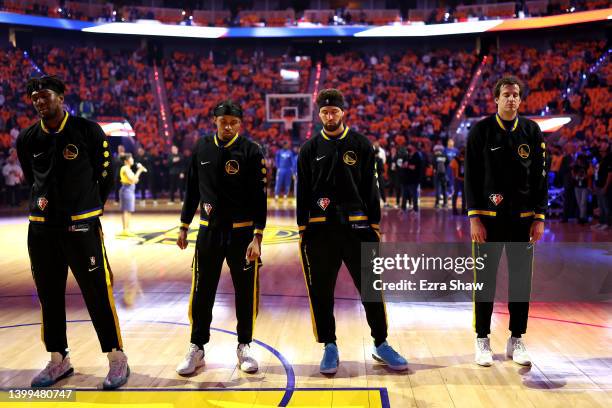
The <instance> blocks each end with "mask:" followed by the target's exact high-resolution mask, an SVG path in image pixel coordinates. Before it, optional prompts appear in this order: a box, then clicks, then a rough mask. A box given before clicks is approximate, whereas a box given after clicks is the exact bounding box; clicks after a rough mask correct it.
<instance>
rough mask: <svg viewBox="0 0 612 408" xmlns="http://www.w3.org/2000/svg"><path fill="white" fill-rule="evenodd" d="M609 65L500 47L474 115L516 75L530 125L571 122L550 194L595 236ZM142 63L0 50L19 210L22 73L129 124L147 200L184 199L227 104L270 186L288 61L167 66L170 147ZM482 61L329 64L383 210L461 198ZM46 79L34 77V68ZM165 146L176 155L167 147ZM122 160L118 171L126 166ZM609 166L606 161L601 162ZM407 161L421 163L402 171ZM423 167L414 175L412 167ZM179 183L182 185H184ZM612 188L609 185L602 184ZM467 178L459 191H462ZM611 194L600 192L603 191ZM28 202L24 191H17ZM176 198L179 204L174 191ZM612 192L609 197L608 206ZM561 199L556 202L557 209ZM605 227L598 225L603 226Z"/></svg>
mask: <svg viewBox="0 0 612 408" xmlns="http://www.w3.org/2000/svg"><path fill="white" fill-rule="evenodd" d="M605 55H609V53H608V50H607V49H606V44H605V43H603V42H595V41H590V42H583V43H578V44H575V43H571V44H570V43H569V42H556V43H554V44H552V45H551V46H550V47H549V49H548V50H546V51H539V50H536V49H534V48H529V47H524V46H510V47H507V48H503V49H502V50H501V51H500V52H499V53H498V54H497V55H493V56H492V58H489V61H490V63H489V65H488V66H487V67H485V70H484V73H483V76H482V80H481V82H480V83H479V84H478V86H477V91H476V93H475V97H474V99H473V100H472V103H471V105H470V106H469V107H468V109H467V110H466V113H467V115H468V116H481V115H485V114H490V113H492V112H494V111H495V104H494V102H493V100H492V98H491V96H490V95H491V89H492V88H493V84H494V82H495V81H496V79H497V78H499V77H500V76H501V75H503V74H515V75H517V76H519V78H521V79H522V80H523V81H524V82H525V85H526V89H525V96H524V102H523V105H522V107H521V114H534V115H539V114H540V113H541V112H542V111H545V113H548V114H567V115H571V116H572V117H573V122H572V124H571V126H566V127H564V128H563V129H561V130H560V131H558V132H555V133H554V134H553V135H551V136H547V142H548V146H549V153H550V154H549V157H550V174H551V179H550V181H551V186H553V188H556V189H558V190H560V191H561V193H559V194H557V195H556V196H555V197H557V198H559V197H560V198H562V200H560V202H561V206H562V208H561V210H560V217H561V219H562V220H567V219H571V218H576V219H578V220H579V222H582V223H586V222H587V221H588V219H589V218H594V219H598V220H599V221H600V223H599V224H597V228H598V229H604V228H607V227H604V225H609V218H607V217H608V215H607V214H609V211H608V210H607V208H608V206H609V204H610V203H611V202H612V200H609V199H608V196H609V194H610V192H612V186H610V187H609V188H608V189H607V191H608V192H607V193H605V194H604V193H603V188H604V186H605V183H606V181H605V180H607V174H608V173H607V170H606V169H607V168H608V167H609V162H610V160H611V159H610V158H609V157H610V155H609V150H610V148H609V135H610V134H612V119H611V118H610V113H609V112H610V110H611V109H610V108H611V107H612V106H611V104H612V102H611V98H610V95H609V84H610V80H611V74H612V72H611V69H610V64H609V63H602V64H599V65H598V67H597V69H596V70H594V69H593V67H594V66H595V63H596V62H597V61H598V60H601V59H602V56H605ZM145 60H146V59H145V58H144V54H143V53H142V52H141V51H136V52H111V51H108V50H105V49H101V48H94V47H71V48H50V49H48V48H47V49H43V48H42V47H34V48H33V49H32V51H31V52H30V53H29V54H25V53H23V52H22V51H20V50H16V49H5V50H2V52H0V107H2V110H1V111H0V152H1V153H2V154H0V168H1V169H2V171H3V173H2V176H3V177H2V178H3V183H2V184H3V185H2V186H0V187H2V188H1V190H2V192H3V194H2V197H3V198H2V200H3V201H4V202H5V203H9V204H15V203H16V202H18V201H19V198H20V197H21V198H24V197H25V194H26V192H25V191H22V190H23V187H21V188H20V187H19V186H20V185H23V176H22V173H20V170H19V169H18V163H16V162H15V161H14V160H13V159H12V158H13V156H14V151H12V150H10V149H11V148H12V147H13V146H14V142H15V139H16V137H17V135H18V133H19V131H20V130H21V129H23V128H25V127H27V126H28V125H30V124H31V123H33V122H34V121H35V120H36V115H35V113H34V111H33V109H32V108H31V104H30V101H29V99H28V98H27V97H26V96H25V95H24V93H23V83H24V82H25V79H26V77H27V76H30V75H39V72H44V73H45V74H49V75H58V76H60V77H61V78H63V79H64V80H65V81H66V83H67V85H68V90H67V93H66V105H67V108H68V109H69V110H70V111H71V112H73V113H75V114H79V115H81V116H86V117H90V118H93V119H96V120H99V118H100V117H104V116H120V117H125V118H127V119H128V121H129V122H130V123H132V125H133V126H134V129H135V131H136V141H137V144H136V148H135V149H134V150H135V151H134V152H133V153H134V154H135V159H136V161H137V162H140V163H142V164H144V165H145V167H147V168H148V169H149V173H148V174H147V175H146V176H143V177H142V182H141V183H140V185H139V191H140V194H139V197H143V198H144V197H145V196H146V197H149V198H153V199H155V200H156V199H161V197H162V195H163V196H165V193H166V192H168V193H170V194H169V196H170V198H174V197H173V196H175V195H176V196H177V197H178V198H179V199H180V198H181V197H180V186H181V184H182V182H183V181H184V175H185V167H186V164H187V163H188V161H189V157H190V151H191V148H192V147H193V144H194V143H195V141H196V140H197V139H198V138H200V137H202V136H203V135H207V134H211V133H213V132H214V127H213V126H214V125H213V123H212V121H211V119H210V112H211V109H212V107H213V106H214V105H215V104H216V103H217V102H219V100H221V99H224V98H226V97H231V98H232V99H234V100H236V101H237V102H239V103H240V104H241V105H242V107H243V109H244V126H243V134H244V135H246V136H248V137H250V138H252V139H254V140H256V141H257V142H258V143H260V144H261V145H262V146H263V147H264V149H265V150H266V152H267V157H268V163H269V168H270V172H269V174H270V176H271V177H270V178H271V183H270V185H271V187H272V186H274V181H273V180H274V177H275V175H274V173H275V172H274V170H275V163H274V158H275V156H276V153H277V152H278V150H279V149H280V146H281V145H283V144H284V142H285V141H288V140H289V139H290V135H289V132H287V131H285V129H283V127H282V125H281V124H278V123H268V122H266V111H265V95H266V94H267V93H278V91H279V89H278V86H279V83H280V82H281V78H280V73H279V71H280V67H281V66H283V64H285V63H287V59H286V57H274V56H270V55H264V53H262V52H259V51H258V52H246V51H242V50H232V51H229V52H227V53H225V54H224V55H209V54H208V53H207V54H197V53H185V52H178V51H177V52H174V53H173V54H171V55H169V56H168V58H165V59H164V60H163V61H162V64H161V72H162V74H163V77H164V80H165V91H166V95H167V100H168V103H169V108H170V119H171V123H172V126H173V129H172V131H173V132H172V133H173V134H174V139H173V140H166V139H165V138H164V136H162V134H161V131H160V126H159V116H160V115H159V111H158V103H157V101H156V99H155V97H154V94H153V92H152V90H151V85H150V83H151V68H150V67H149V66H148V65H147V64H146V62H145ZM477 62H478V58H477V57H476V56H475V55H474V54H472V53H469V52H460V51H450V50H446V49H437V50H435V51H430V52H414V51H405V52H401V53H398V52H395V53H387V54H385V53H381V54H375V53H363V52H345V53H342V54H335V55H331V54H330V55H327V56H326V57H325V61H324V64H323V66H324V69H323V73H322V82H321V84H320V86H319V88H320V89H322V88H327V87H335V88H338V89H340V90H341V91H343V93H344V94H345V96H346V100H347V104H348V108H347V111H346V121H347V123H348V124H349V126H351V127H352V128H355V129H356V130H358V131H360V132H362V133H364V134H365V135H367V136H368V137H370V139H371V140H372V141H373V142H374V145H375V148H376V149H377V155H378V157H379V161H380V163H379V168H380V171H381V174H380V180H382V183H381V185H382V186H383V190H382V191H381V192H382V193H383V196H384V199H385V202H387V203H389V204H390V203H393V200H387V196H390V197H393V196H395V197H396V200H397V201H396V205H399V206H400V207H403V208H407V207H408V204H409V203H412V204H411V205H412V207H411V208H412V209H413V210H418V194H419V191H420V186H422V187H424V188H425V187H434V191H435V196H436V204H437V205H438V206H439V207H441V208H442V207H445V206H446V205H447V201H448V199H449V197H451V196H452V197H453V198H455V200H453V201H455V203H454V205H453V208H454V210H455V212H456V213H459V212H460V211H461V210H462V209H461V207H460V205H459V204H458V203H457V202H456V200H457V196H458V195H461V194H460V193H459V191H460V190H461V183H460V181H461V169H462V167H463V166H462V162H461V161H462V153H461V146H457V147H455V146H453V142H452V139H451V138H449V136H450V135H449V134H448V133H447V132H448V127H449V124H450V121H451V117H452V115H453V113H454V112H455V111H456V109H457V105H458V104H459V102H460V100H461V98H462V97H463V96H464V90H465V89H466V88H467V86H468V84H469V82H470V80H471V78H472V73H473V72H474V68H475V65H476V64H477ZM297 64H298V69H299V72H300V83H299V87H298V91H299V92H302V93H308V92H311V91H312V89H311V88H310V86H311V84H310V72H311V69H312V67H311V61H310V60H309V59H301V60H300V61H299V62H298V63H297ZM36 67H38V69H39V70H40V71H37V68H36ZM170 143H172V144H173V145H174V147H173V148H172V149H170V148H169V147H170ZM119 155H120V152H118V153H117V154H116V155H115V162H116V163H119ZM606 157H608V158H607V159H606ZM405 163H411V166H412V165H414V169H411V171H407V170H405ZM415 169H416V170H415ZM181 175H182V176H181ZM602 180H603V181H602ZM458 181H459V182H458ZM602 183H603V184H602ZM20 191H21V192H20ZM173 193H174V194H173ZM606 194H608V195H606ZM554 204H555V203H554V202H553V203H552V205H553V206H554ZM598 217H600V218H598Z"/></svg>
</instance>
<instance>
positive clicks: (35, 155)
mask: <svg viewBox="0 0 612 408" xmlns="http://www.w3.org/2000/svg"><path fill="white" fill-rule="evenodd" d="M43 153H44V152H40V153H36V154H33V155H32V156H34V157H38V156H40V155H41V154H43Z"/></svg>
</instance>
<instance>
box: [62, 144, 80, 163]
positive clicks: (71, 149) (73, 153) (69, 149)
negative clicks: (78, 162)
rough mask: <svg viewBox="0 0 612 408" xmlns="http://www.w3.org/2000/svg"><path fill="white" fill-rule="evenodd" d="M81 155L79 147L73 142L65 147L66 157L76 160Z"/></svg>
mask: <svg viewBox="0 0 612 408" xmlns="http://www.w3.org/2000/svg"><path fill="white" fill-rule="evenodd" d="M78 155H79V148H78V147H76V146H75V145H73V144H68V145H66V147H64V159H66V160H74V159H76V158H77V156H78Z"/></svg>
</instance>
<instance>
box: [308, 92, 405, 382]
mask: <svg viewBox="0 0 612 408" xmlns="http://www.w3.org/2000/svg"><path fill="white" fill-rule="evenodd" d="M316 103H317V106H318V108H319V118H320V119H321V122H323V129H322V130H321V133H320V134H318V135H316V136H314V137H313V138H312V139H310V140H308V141H307V142H306V143H305V144H304V145H303V146H302V148H301V150H300V155H299V159H298V188H297V222H298V226H299V230H300V236H301V239H300V254H301V261H302V268H303V271H304V278H305V280H306V286H307V289H308V296H309V299H310V305H311V313H312V323H313V329H314V334H315V338H316V340H317V341H318V342H319V343H323V344H324V345H325V349H324V353H323V359H322V360H321V365H320V371H321V373H324V374H334V373H336V371H337V370H338V363H339V355H338V347H337V345H336V324H335V320H334V288H335V285H336V279H337V277H338V271H339V269H340V266H341V264H342V262H344V263H345V265H346V266H347V268H348V270H349V272H350V274H351V277H352V279H353V283H354V284H355V286H356V287H357V289H358V290H359V291H360V294H361V295H362V300H363V299H365V294H368V298H369V300H371V299H376V301H367V302H366V301H365V300H364V301H363V306H364V307H365V312H366V318H367V321H368V324H369V326H370V329H371V334H372V337H373V338H374V349H373V351H372V357H373V358H374V359H376V360H378V361H381V362H383V363H385V364H386V365H387V366H389V367H390V368H391V369H394V370H405V369H407V368H408V363H407V361H406V360H405V359H404V358H403V357H402V356H400V355H399V354H398V353H397V352H395V350H393V348H392V347H391V346H390V345H389V344H388V343H387V341H386V339H387V316H386V312H385V305H384V303H383V301H382V294H381V293H380V292H374V290H373V288H372V286H371V285H363V287H362V284H361V244H362V242H379V237H380V233H379V222H380V196H379V189H378V184H377V180H376V165H375V163H376V158H375V152H374V149H373V147H372V144H371V143H370V142H369V140H368V139H367V138H366V137H365V136H363V135H362V134H360V133H358V132H356V131H354V130H351V129H349V128H348V127H347V126H346V125H345V124H344V120H343V118H344V109H345V102H344V96H343V95H342V93H340V91H338V90H336V89H325V90H323V91H321V93H319V95H318V97H317V101H316ZM362 289H363V292H362ZM370 292H372V293H370Z"/></svg>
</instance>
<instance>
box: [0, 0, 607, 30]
mask: <svg viewBox="0 0 612 408" xmlns="http://www.w3.org/2000/svg"><path fill="white" fill-rule="evenodd" d="M122 3H123V2H122ZM190 3H192V2H190ZM236 3H237V4H239V7H233V6H232V7H229V9H227V8H223V9H221V8H222V7H218V8H217V9H215V8H214V7H213V10H199V9H193V8H190V7H186V8H184V9H183V8H163V7H147V6H141V5H138V6H137V5H124V4H115V5H113V3H107V2H103V1H98V2H91V1H64V0H39V1H18V0H0V11H9V12H14V13H22V14H32V15H41V16H48V17H55V18H67V19H73V20H82V21H106V22H133V21H137V20H142V19H146V20H158V21H160V22H163V23H167V24H182V25H203V26H207V25H209V26H219V27H262V26H269V27H278V26H294V25H300V24H303V23H307V24H317V25H386V24H398V23H411V22H424V23H426V24H444V23H453V22H461V21H467V20H474V19H476V20H488V19H498V18H523V17H537V16H547V15H557V14H564V13H572V12H579V11H585V10H594V9H603V8H609V7H610V2H609V1H607V0H548V1H546V2H542V1H538V0H535V1H525V0H518V1H515V2H512V1H509V2H501V3H497V2H496V3H491V4H473V2H469V3H468V4H463V3H458V4H457V3H455V2H450V3H451V4H452V5H450V6H448V7H440V8H436V9H430V10H426V9H407V8H405V7H401V8H399V9H398V8H396V9H347V8H346V7H340V8H337V9H335V10H331V9H330V10H294V9H292V8H289V9H286V10H252V9H250V7H252V5H251V6H250V5H249V4H248V3H245V4H240V3H239V2H236ZM400 3H401V2H400ZM314 5H315V4H314V3H313V4H311V6H313V7H314ZM220 6H221V4H220ZM224 6H227V5H224ZM230 6H231V5H230ZM309 11H310V12H312V13H309Z"/></svg>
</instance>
